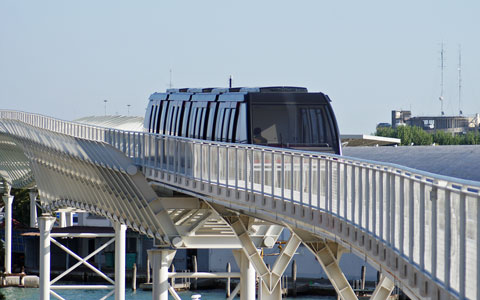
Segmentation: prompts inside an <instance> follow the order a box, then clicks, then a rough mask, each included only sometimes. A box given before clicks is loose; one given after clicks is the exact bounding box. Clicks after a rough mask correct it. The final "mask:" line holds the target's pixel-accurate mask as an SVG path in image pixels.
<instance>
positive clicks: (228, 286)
mask: <svg viewBox="0 0 480 300" xmlns="http://www.w3.org/2000/svg"><path fill="white" fill-rule="evenodd" d="M231 272H232V266H231V265H230V263H227V273H231ZM226 289H227V298H230V277H228V278H227V286H226Z"/></svg>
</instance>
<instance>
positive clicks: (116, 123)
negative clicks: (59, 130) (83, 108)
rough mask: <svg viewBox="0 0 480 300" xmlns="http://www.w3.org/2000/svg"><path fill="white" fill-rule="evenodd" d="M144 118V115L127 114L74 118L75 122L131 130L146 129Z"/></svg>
mask: <svg viewBox="0 0 480 300" xmlns="http://www.w3.org/2000/svg"><path fill="white" fill-rule="evenodd" d="M143 119H144V118H143V117H127V116H90V117H83V118H80V119H77V120H74V122H78V123H83V124H89V125H96V126H101V127H108V128H116V129H122V130H129V131H144V130H143Z"/></svg>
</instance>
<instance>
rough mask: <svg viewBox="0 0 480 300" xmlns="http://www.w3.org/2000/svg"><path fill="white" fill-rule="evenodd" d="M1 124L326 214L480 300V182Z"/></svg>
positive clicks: (212, 145)
mask: <svg viewBox="0 0 480 300" xmlns="http://www.w3.org/2000/svg"><path fill="white" fill-rule="evenodd" d="M0 116H1V120H17V121H21V122H24V123H26V124H29V125H32V126H35V127H38V128H42V129H46V130H50V131H54V132H58V133H62V134H67V135H71V136H75V137H77V138H82V139H88V140H94V141H100V142H105V143H107V144H110V145H111V146H113V147H115V148H116V149H118V150H120V151H122V152H123V153H125V154H126V155H127V156H129V157H131V158H132V159H133V160H134V161H135V163H136V164H137V165H139V166H142V167H146V168H153V169H156V170H161V171H163V172H170V173H172V174H176V175H178V176H185V177H188V178H192V179H195V180H199V181H202V182H205V183H209V184H214V185H221V186H225V187H227V188H231V189H233V190H245V191H248V192H254V193H258V194H262V195H264V196H271V197H275V198H277V199H280V200H281V201H284V202H295V203H297V204H298V205H301V206H306V207H310V208H313V209H318V210H321V211H324V212H328V213H330V214H332V215H334V216H336V217H338V218H340V219H342V220H344V221H345V222H348V223H350V224H352V225H354V226H356V227H358V228H360V229H361V230H363V231H365V232H367V233H368V234H370V235H371V236H374V237H375V238H376V239H378V240H380V241H382V242H384V243H385V244H387V245H388V246H389V247H391V248H392V249H394V251H395V252H397V254H398V255H400V256H403V257H404V258H405V259H406V260H408V261H409V263H410V264H412V265H415V266H416V267H417V268H418V269H419V270H420V271H422V272H423V273H424V274H427V275H428V276H430V277H431V278H432V279H433V280H434V281H435V282H437V284H439V285H441V286H443V287H444V288H445V289H447V290H449V291H450V292H451V293H452V294H453V295H455V296H457V297H459V298H460V299H463V298H465V297H468V298H470V299H477V298H480V295H478V294H477V293H478V291H477V290H478V289H479V288H478V287H479V286H480V275H479V270H480V251H479V249H480V220H479V218H480V214H479V204H478V203H479V201H480V183H479V182H474V181H466V180H461V179H457V178H451V177H445V176H440V175H434V174H430V173H426V172H422V171H418V170H413V169H410V168H406V167H402V166H398V165H394V164H387V163H378V162H373V161H366V160H360V159H354V158H349V157H342V156H338V155H330V154H323V153H315V152H307V151H295V150H290V149H278V148H269V147H259V146H253V145H243V144H228V143H218V142H209V141H202V140H192V139H186V138H179V137H172V136H164V135H157V134H151V133H146V132H132V131H123V130H117V129H109V128H102V127H96V126H91V125H85V124H79V123H74V122H68V121H61V120H57V119H54V118H50V117H45V116H41V115H36V114H30V113H23V112H14V111H0ZM1 130H2V129H1V127H0V131H1Z"/></svg>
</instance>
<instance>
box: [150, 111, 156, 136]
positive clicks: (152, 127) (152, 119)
mask: <svg viewBox="0 0 480 300" xmlns="http://www.w3.org/2000/svg"><path fill="white" fill-rule="evenodd" d="M156 116H157V105H153V106H152V111H151V113H150V132H155V120H156V119H157V118H156Z"/></svg>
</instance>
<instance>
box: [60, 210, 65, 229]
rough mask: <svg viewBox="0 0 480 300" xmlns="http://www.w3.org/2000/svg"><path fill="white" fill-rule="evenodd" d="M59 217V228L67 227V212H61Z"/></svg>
mask: <svg viewBox="0 0 480 300" xmlns="http://www.w3.org/2000/svg"><path fill="white" fill-rule="evenodd" d="M59 215H60V224H59V227H61V228H64V227H67V219H66V218H65V212H64V211H61V212H59Z"/></svg>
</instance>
